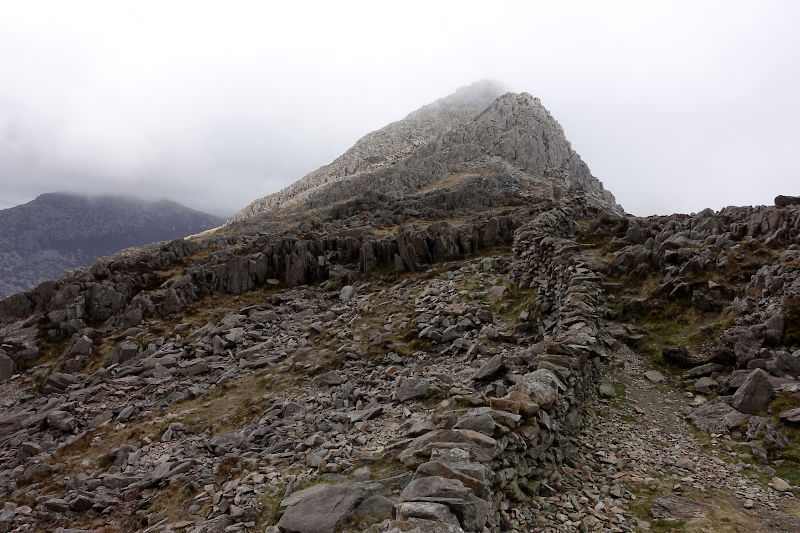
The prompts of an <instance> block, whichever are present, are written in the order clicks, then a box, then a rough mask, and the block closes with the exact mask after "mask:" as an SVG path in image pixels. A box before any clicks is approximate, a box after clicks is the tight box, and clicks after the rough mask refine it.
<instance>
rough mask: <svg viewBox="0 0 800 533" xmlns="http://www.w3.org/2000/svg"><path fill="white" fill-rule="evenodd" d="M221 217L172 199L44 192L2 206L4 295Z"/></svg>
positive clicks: (0, 281)
mask: <svg viewBox="0 0 800 533" xmlns="http://www.w3.org/2000/svg"><path fill="white" fill-rule="evenodd" d="M220 223H221V220H220V219H218V218H216V217H214V216H211V215H207V214H205V213H201V212H199V211H194V210H192V209H189V208H187V207H184V206H182V205H180V204H178V203H176V202H171V201H168V200H160V201H143V200H135V199H130V198H124V197H114V196H98V197H86V196H80V195H71V194H63V193H48V194H42V195H40V196H39V197H37V198H36V199H34V200H33V201H31V202H28V203H27V204H24V205H20V206H16V207H12V208H10V209H4V210H2V211H0V298H3V297H5V296H8V295H10V294H13V293H15V292H19V291H22V290H25V289H27V288H30V287H32V286H33V285H35V284H36V283H39V282H42V281H45V280H48V279H53V278H57V277H58V276H59V275H61V273H62V272H64V271H65V270H69V269H72V268H75V267H79V266H85V265H89V264H91V263H92V262H93V261H94V260H96V259H97V258H98V257H101V256H104V255H109V254H111V253H113V252H116V251H119V250H121V249H123V248H130V247H132V246H141V245H143V244H147V243H150V242H156V241H163V240H168V239H175V238H179V237H184V236H186V235H192V234H195V233H199V232H201V231H204V230H207V229H209V228H213V227H216V226H218V225H220Z"/></svg>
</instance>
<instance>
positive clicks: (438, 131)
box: [228, 80, 622, 223]
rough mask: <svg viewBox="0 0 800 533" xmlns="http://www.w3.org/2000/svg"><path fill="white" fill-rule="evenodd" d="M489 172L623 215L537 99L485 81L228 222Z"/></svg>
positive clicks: (372, 137)
mask: <svg viewBox="0 0 800 533" xmlns="http://www.w3.org/2000/svg"><path fill="white" fill-rule="evenodd" d="M487 165H488V166H487ZM489 168H491V169H492V171H493V172H494V171H496V170H498V169H501V168H502V171H503V173H504V175H505V176H506V177H508V176H512V175H514V176H517V177H516V178H515V179H524V178H523V177H522V176H520V175H518V173H519V172H521V173H522V174H524V175H526V176H527V178H528V179H529V180H534V181H535V180H539V179H542V178H548V179H550V180H556V182H554V183H555V186H556V188H564V189H565V190H566V189H569V188H570V187H572V186H573V185H576V186H578V188H580V189H582V190H583V192H584V193H585V194H587V195H588V196H589V197H590V198H591V199H592V200H593V201H594V203H596V204H598V205H601V206H603V207H605V208H608V209H610V210H612V211H614V212H617V213H622V208H621V207H620V206H619V205H617V203H616V201H615V200H614V197H613V196H612V195H611V194H610V193H609V192H608V191H606V190H604V188H603V185H602V184H601V183H600V181H599V180H597V179H596V178H595V177H594V176H592V174H591V172H590V171H589V167H588V166H587V165H586V163H584V162H583V160H582V159H581V158H580V156H579V155H578V154H577V153H575V151H573V150H572V147H571V146H570V143H569V141H567V139H566V136H565V135H564V131H563V129H562V128H561V125H560V124H559V123H558V122H557V121H556V120H555V119H554V118H553V117H552V116H551V115H550V113H549V112H548V111H547V109H546V108H545V107H544V106H543V105H542V103H541V101H540V100H539V99H538V98H536V97H534V96H532V95H531V94H529V93H511V92H505V88H504V87H503V86H502V85H501V84H499V83H498V82H495V81H492V80H480V81H477V82H475V83H473V84H471V85H468V86H465V87H461V88H459V89H457V90H456V91H455V92H454V93H452V94H450V95H448V96H445V97H444V98H440V99H439V100H436V101H434V102H432V103H430V104H428V105H425V106H422V107H421V108H419V109H417V110H416V111H413V112H411V113H410V114H408V115H407V116H406V117H405V118H404V119H402V120H399V121H397V122H393V123H391V124H389V125H387V126H385V127H383V128H381V129H380V130H377V131H374V132H372V133H369V134H367V135H365V136H364V137H362V138H361V139H359V140H358V141H357V142H356V144H355V145H354V146H353V147H352V148H350V149H349V150H348V151H347V152H345V153H344V154H342V155H341V156H340V157H338V158H337V159H336V160H334V161H333V162H332V163H330V164H328V165H325V166H323V167H320V168H319V169H317V170H315V171H313V172H311V173H310V174H308V175H306V176H305V177H303V178H302V179H300V180H299V181H297V182H295V183H294V184H292V185H290V186H289V187H286V188H285V189H283V190H281V191H279V192H277V193H274V194H271V195H269V196H266V197H263V198H260V199H258V200H256V201H254V202H252V203H251V204H250V205H249V206H247V207H246V208H244V209H243V210H241V211H240V212H239V213H237V214H236V215H234V216H233V217H231V219H230V220H229V221H228V222H229V223H231V222H238V221H242V220H246V219H248V218H252V217H257V216H260V215H264V214H269V213H274V212H276V210H286V209H301V210H305V209H309V208H313V207H319V206H324V205H330V204H331V203H336V202H342V201H347V200H351V199H354V198H357V197H359V196H360V195H362V194H363V193H364V191H370V192H372V193H376V192H377V193H381V194H385V195H387V196H389V197H392V198H395V199H399V198H402V197H405V196H408V195H412V194H415V193H417V192H419V191H420V189H422V188H426V187H430V185H431V184H432V183H435V182H447V181H448V180H450V178H451V177H452V176H453V175H454V174H457V173H459V172H462V171H464V170H465V169H470V170H472V171H480V172H483V171H487V170H488V169H489ZM514 190H515V189H513V188H509V190H508V191H507V192H508V193H509V194H514ZM575 192H576V191H575V190H573V191H572V194H574V193H575Z"/></svg>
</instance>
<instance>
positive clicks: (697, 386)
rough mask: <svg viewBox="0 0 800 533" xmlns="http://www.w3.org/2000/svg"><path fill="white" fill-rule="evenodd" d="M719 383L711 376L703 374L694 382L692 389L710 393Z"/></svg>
mask: <svg viewBox="0 0 800 533" xmlns="http://www.w3.org/2000/svg"><path fill="white" fill-rule="evenodd" d="M718 386H719V384H718V383H717V382H716V381H715V380H714V379H712V378H710V377H708V376H704V377H702V378H700V379H698V380H697V381H695V383H694V390H695V391H696V392H699V393H700V394H712V393H713V392H715V391H716V390H717V387H718Z"/></svg>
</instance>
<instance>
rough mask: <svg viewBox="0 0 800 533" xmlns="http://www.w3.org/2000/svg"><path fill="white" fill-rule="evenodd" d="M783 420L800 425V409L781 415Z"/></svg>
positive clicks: (790, 410)
mask: <svg viewBox="0 0 800 533" xmlns="http://www.w3.org/2000/svg"><path fill="white" fill-rule="evenodd" d="M781 420H785V421H786V422H792V423H794V424H800V407H798V408H796V409H789V410H788V411H784V412H783V413H781Z"/></svg>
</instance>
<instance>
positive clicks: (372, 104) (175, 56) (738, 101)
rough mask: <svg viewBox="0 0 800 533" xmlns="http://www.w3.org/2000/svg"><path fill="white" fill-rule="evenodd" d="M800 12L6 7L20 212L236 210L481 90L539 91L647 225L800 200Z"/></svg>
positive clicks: (782, 8)
mask: <svg viewBox="0 0 800 533" xmlns="http://www.w3.org/2000/svg"><path fill="white" fill-rule="evenodd" d="M799 24H800V2H795V1H783V2H780V1H752V2H741V1H730V0H725V1H718V2H711V1H699V0H695V1H690V2H679V1H664V2H648V1H644V0H638V1H631V2H610V1H603V2H598V1H590V2H569V1H566V2H557V3H556V2H486V1H483V2H467V1H459V2H433V1H427V2H413V1H406V2H393V3H391V4H390V3H388V2H375V1H372V2H363V3H362V2H358V3H355V2H354V3H351V2H339V1H337V2H320V3H311V2H244V1H226V2H222V1H219V2H199V1H191V2H178V1H172V2H163V1H162V2H146V1H137V2H123V1H116V2H107V1H99V2H81V1H77V0H71V1H69V2H64V1H53V2H41V1H35V0H26V1H24V2H22V1H20V2H16V1H3V0H0V208H5V207H10V206H12V205H16V204H19V203H23V202H27V201H29V200H31V199H33V198H34V197H35V196H37V195H38V194H40V193H43V192H50V191H57V190H72V191H84V192H86V191H88V192H96V193H117V192H122V193H129V194H137V195H139V196H153V197H168V198H170V199H173V200H176V201H178V202H181V203H184V204H186V205H188V206H191V207H195V208H198V209H202V210H206V211H208V212H211V213H214V214H218V215H230V214H232V213H233V212H234V211H236V210H238V209H240V208H241V207H244V206H245V205H246V204H247V203H249V202H250V201H251V200H253V199H255V198H257V197H260V196H263V195H266V194H268V193H270V192H274V191H276V190H278V189H280V188H282V187H284V186H285V185H288V184H289V183H291V182H293V181H295V180H297V179H299V178H300V177H302V176H303V175H304V174H306V173H307V172H309V171H311V170H313V169H315V168H317V167H319V166H320V165H323V164H325V163H328V162H330V161H331V160H332V159H334V158H335V157H336V156H338V155H339V154H340V153H342V152H343V151H344V150H346V149H347V148H348V147H350V146H351V145H352V144H353V143H354V142H355V141H356V140H357V139H358V138H359V137H360V136H362V135H363V134H365V133H367V132H369V131H371V130H374V129H377V128H380V127H382V126H384V125H385V124H387V123H388V122H391V121H393V120H397V119H400V118H402V117H403V116H405V115H406V114H407V113H409V112H410V111H412V110H414V109H416V108H417V107H419V106H421V105H423V104H425V103H429V102H431V101H433V100H435V99H437V98H439V97H442V96H445V95H447V94H449V93H451V92H452V91H453V90H455V89H456V88H457V87H459V86H462V85H467V84H469V83H471V82H473V81H475V80H478V79H481V78H492V79H496V80H498V81H500V82H502V83H504V84H505V85H507V86H508V87H510V88H511V90H514V91H518V92H519V91H527V92H530V93H531V94H534V95H536V96H539V97H540V98H541V99H542V102H543V103H544V105H545V106H546V107H548V108H549V109H550V111H551V113H552V114H553V115H554V116H555V117H556V118H557V119H558V120H559V121H560V122H561V124H562V125H563V126H564V129H565V131H566V133H567V137H568V138H569V139H570V140H571V142H572V145H573V148H575V149H576V151H577V152H578V153H580V154H581V156H582V157H583V159H584V160H585V161H586V162H587V163H588V164H589V167H590V168H591V169H592V172H593V173H594V174H595V175H596V176H597V177H598V178H600V179H601V180H602V181H603V183H604V184H605V186H606V188H608V189H609V190H611V191H612V192H613V193H614V194H615V195H616V197H617V200H618V201H619V202H620V203H621V204H622V205H623V207H625V208H626V209H627V210H628V211H629V212H632V213H634V214H638V215H646V214H653V213H672V212H691V211H699V210H700V209H702V208H704V207H707V206H708V207H713V208H720V207H722V206H724V205H733V204H736V205H742V204H769V203H771V202H772V198H773V197H774V196H775V195H777V194H795V195H798V194H800V157H798V151H799V150H798V148H800V129H799V125H800V26H799Z"/></svg>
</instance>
